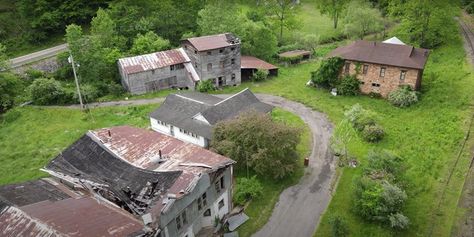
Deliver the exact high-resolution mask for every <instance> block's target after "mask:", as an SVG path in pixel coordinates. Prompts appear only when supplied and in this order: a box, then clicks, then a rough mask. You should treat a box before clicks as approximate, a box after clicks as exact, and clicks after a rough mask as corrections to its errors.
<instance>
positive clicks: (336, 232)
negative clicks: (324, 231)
mask: <svg viewBox="0 0 474 237" xmlns="http://www.w3.org/2000/svg"><path fill="white" fill-rule="evenodd" d="M329 221H330V224H331V236H332V237H345V236H348V235H349V227H348V225H347V223H346V221H345V220H344V219H343V218H342V217H340V216H333V217H332V218H331V219H330V220H329Z"/></svg>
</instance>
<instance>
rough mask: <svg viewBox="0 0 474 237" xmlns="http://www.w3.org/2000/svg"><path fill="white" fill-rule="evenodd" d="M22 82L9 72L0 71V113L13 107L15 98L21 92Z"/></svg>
mask: <svg viewBox="0 0 474 237" xmlns="http://www.w3.org/2000/svg"><path fill="white" fill-rule="evenodd" d="M23 89H24V83H23V82H22V81H21V79H19V78H18V76H16V75H14V74H11V73H0V113H3V112H5V111H6V110H8V109H10V108H12V107H13V105H14V104H15V100H16V98H17V97H18V96H19V95H20V94H21V93H22V92H23V91H22V90H23Z"/></svg>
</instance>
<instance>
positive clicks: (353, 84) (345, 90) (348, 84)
mask: <svg viewBox="0 0 474 237" xmlns="http://www.w3.org/2000/svg"><path fill="white" fill-rule="evenodd" d="M360 84H361V82H360V81H359V80H358V79H357V78H356V76H354V75H352V76H344V77H343V78H342V79H341V82H340V83H339V85H338V86H337V94H340V95H358V94H359V93H360V88H359V86H360Z"/></svg>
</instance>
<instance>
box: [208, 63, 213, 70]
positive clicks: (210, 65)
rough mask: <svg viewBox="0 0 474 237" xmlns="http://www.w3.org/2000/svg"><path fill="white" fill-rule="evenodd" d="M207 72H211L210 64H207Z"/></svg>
mask: <svg viewBox="0 0 474 237" xmlns="http://www.w3.org/2000/svg"><path fill="white" fill-rule="evenodd" d="M207 70H208V71H211V70H212V63H208V64H207Z"/></svg>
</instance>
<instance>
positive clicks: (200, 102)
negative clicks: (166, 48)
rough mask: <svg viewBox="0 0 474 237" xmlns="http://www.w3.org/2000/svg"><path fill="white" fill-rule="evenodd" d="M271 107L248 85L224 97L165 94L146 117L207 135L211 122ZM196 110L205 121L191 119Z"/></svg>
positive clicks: (265, 110)
mask: <svg viewBox="0 0 474 237" xmlns="http://www.w3.org/2000/svg"><path fill="white" fill-rule="evenodd" d="M272 109H273V106H271V105H268V104H265V103H262V102H260V101H259V100H258V99H257V97H256V96H255V95H254V94H253V93H252V92H251V91H250V90H249V89H245V90H243V91H241V92H239V93H237V94H235V95H233V96H231V97H229V98H227V99H225V100H223V99H220V98H218V97H216V96H213V95H209V94H203V93H197V92H193V93H181V94H171V95H168V96H167V97H166V99H165V101H164V102H163V104H162V105H161V106H160V107H159V108H158V109H156V110H155V111H153V112H152V113H151V114H150V117H152V118H154V119H157V120H159V121H162V122H165V123H168V124H172V125H174V126H176V127H178V128H182V129H185V130H187V131H189V132H192V133H195V134H197V135H199V136H203V137H205V138H208V139H211V137H212V125H214V124H216V123H217V122H219V121H221V120H225V119H231V118H233V117H235V116H237V115H238V114H240V113H241V112H244V111H247V110H256V111H258V112H263V113H268V112H270V111H271V110H272ZM199 113H200V114H201V115H202V116H203V117H204V118H205V119H206V120H207V121H208V122H209V124H207V123H205V122H202V121H200V120H197V119H194V116H195V115H198V114H199Z"/></svg>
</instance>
